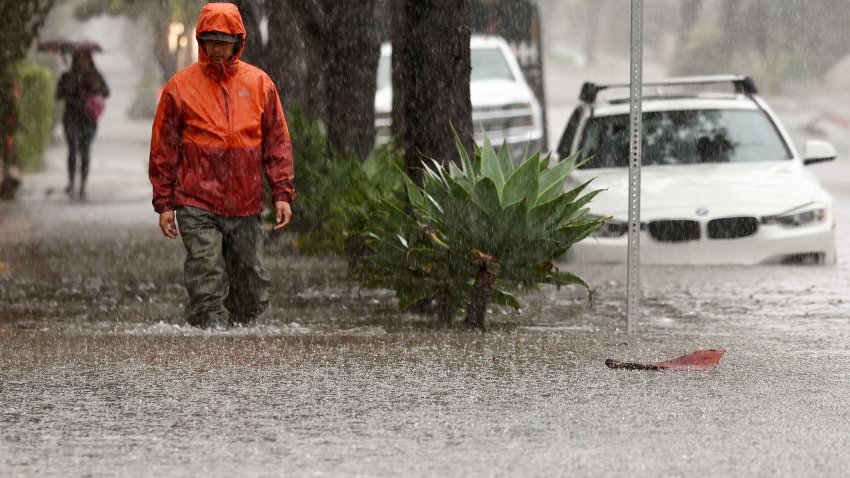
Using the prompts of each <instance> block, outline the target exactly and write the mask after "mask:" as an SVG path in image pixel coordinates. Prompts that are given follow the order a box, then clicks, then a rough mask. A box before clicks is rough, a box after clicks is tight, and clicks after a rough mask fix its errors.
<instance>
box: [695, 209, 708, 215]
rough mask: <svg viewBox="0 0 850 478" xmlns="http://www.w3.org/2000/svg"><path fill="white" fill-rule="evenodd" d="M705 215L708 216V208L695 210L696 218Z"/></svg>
mask: <svg viewBox="0 0 850 478" xmlns="http://www.w3.org/2000/svg"><path fill="white" fill-rule="evenodd" d="M706 214H708V208H705V207H698V208H697V216H705V215H706Z"/></svg>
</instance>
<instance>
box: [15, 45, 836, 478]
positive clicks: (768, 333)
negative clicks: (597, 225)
mask: <svg viewBox="0 0 850 478" xmlns="http://www.w3.org/2000/svg"><path fill="white" fill-rule="evenodd" d="M108 55H109V53H108V52H107V53H105V54H104V57H103V58H107V57H108ZM114 60H115V61H113V62H107V61H104V62H103V64H104V65H107V67H105V70H106V75H107V77H110V78H114V80H113V81H114V89H115V91H116V92H119V93H120V91H122V88H123V89H124V90H129V89H131V88H133V87H134V84H133V83H132V82H130V81H129V80H128V81H127V83H126V84H122V83H121V81H120V75H121V72H122V71H124V69H125V68H127V63H126V62H125V63H122V62H121V61H120V60H118V59H114ZM127 61H129V60H127ZM110 67H111V68H113V69H112V70H110V69H109V68H110ZM119 98H120V96H119ZM768 101H769V102H771V99H768ZM783 101H785V100H782V99H778V100H777V102H776V103H777V108H776V109H777V111H778V112H779V113H780V115H783V121H785V122H786V125H787V126H788V127H789V129H790V130H792V134H794V135H799V136H800V137H802V136H803V135H804V133H803V132H802V124H803V120H804V119H805V117H804V116H801V115H800V114H799V113H798V112H796V111H794V110H793V108H792V106H793V105H794V101H792V100H787V105H788V106H787V107H783V105H784V104H785V103H783ZM124 111H125V109H124V107H123V106H122V105H121V104H120V103H112V104H110V106H109V109H108V110H107V113H106V115H107V121H104V122H103V124H102V127H101V130H100V131H99V132H98V137H97V139H96V141H95V145H94V152H93V164H92V174H91V179H90V192H89V199H88V200H87V201H86V202H79V201H69V200H68V198H67V197H66V196H65V195H64V194H63V193H62V192H61V191H62V188H63V187H64V185H65V182H64V181H65V176H64V155H65V152H66V150H65V147H64V145H63V144H61V141H60V142H58V143H56V144H53V145H52V146H51V148H50V149H49V151H48V153H47V158H46V161H47V168H46V170H45V171H44V172H42V173H39V174H34V175H29V176H28V177H27V178H26V183H25V184H24V187H23V189H22V190H21V192H20V194H19V197H18V199H17V200H16V201H15V202H6V203H0V405H2V406H0V476H38V477H50V476H57V477H58V476H63V477H64V476H125V477H135V476H207V477H229V476H387V477H390V476H393V477H395V476H457V477H475V476H488V477H492V476H529V477H532V476H588V477H593V476H606V477H607V476H624V477H625V476H628V477H657V476H701V475H705V476H783V477H786V476H787V477H792V476H846V475H847V473H848V470H850V454H848V453H847V448H848V446H850V406H848V404H850V387H848V383H850V238H848V234H850V232H848V231H850V165H849V164H848V163H850V159H848V157H847V155H846V154H845V152H846V151H847V150H848V145H847V144H839V143H836V147H837V148H838V150H839V159H838V160H837V161H835V162H833V163H826V164H822V165H817V166H812V171H814V172H815V173H816V174H817V175H818V176H819V177H820V178H821V181H822V182H823V184H824V185H825V186H826V187H827V188H828V189H829V190H830V192H831V193H832V194H833V195H834V197H835V201H836V214H837V220H838V225H837V242H838V263H837V264H836V265H828V266H780V265H772V266H759V267H645V268H643V269H642V270H641V281H642V286H643V290H642V299H641V304H642V306H643V309H642V311H641V323H640V326H639V330H640V336H639V340H636V341H632V342H631V343H630V344H628V345H627V344H626V340H627V337H626V335H625V330H626V323H625V317H626V310H625V303H626V302H625V296H626V290H625V276H626V273H625V268H624V267H623V266H616V265H603V266H600V265H581V266H579V265H576V266H572V265H568V266H566V267H569V268H570V269H571V270H572V271H574V272H577V273H578V274H579V275H581V276H582V277H584V278H585V279H586V280H587V281H588V282H589V283H590V284H591V286H592V287H593V289H594V300H593V304H592V305H590V304H589V303H588V302H587V294H586V292H585V291H583V290H579V289H574V288H564V289H561V290H556V289H555V288H550V287H545V288H543V289H541V290H539V291H530V292H528V293H524V294H521V296H520V300H521V302H522V303H523V304H524V306H525V307H524V308H523V309H522V310H521V311H520V312H519V313H516V312H512V311H501V310H499V309H494V310H493V311H492V312H491V314H490V316H489V319H488V320H489V321H490V322H489V323H490V324H491V329H490V331H489V332H488V333H487V334H483V335H482V334H477V333H467V332H463V331H443V330H439V329H437V328H435V327H434V326H433V325H432V322H431V321H429V320H428V319H425V318H422V317H420V316H417V315H412V314H406V313H401V312H399V311H398V309H397V307H396V305H395V301H394V298H393V295H392V294H391V293H390V292H388V291H374V290H367V289H360V288H359V287H358V286H357V284H354V283H351V282H349V281H347V280H346V279H345V272H346V266H345V263H344V261H343V260H341V259H338V258H323V257H304V256H301V255H299V254H298V252H297V251H295V250H293V248H292V246H291V243H292V240H293V237H292V236H290V235H288V234H283V235H281V236H280V237H277V238H275V239H274V240H272V241H271V242H270V243H269V245H268V248H267V256H268V259H269V266H270V270H271V272H272V288H273V294H272V298H271V307H270V309H269V311H268V312H267V313H266V314H265V315H264V316H263V317H262V318H261V320H260V321H259V323H258V324H257V325H255V326H252V327H249V328H245V329H232V330H227V331H213V332H209V331H201V330H198V329H193V328H190V327H188V326H186V325H185V323H184V321H183V317H182V305H183V303H184V302H185V300H186V294H185V291H184V289H183V286H182V260H183V255H184V253H183V249H182V245H181V244H180V242H178V241H170V240H167V239H164V238H162V237H161V234H160V232H159V229H158V227H157V216H156V215H155V213H154V212H153V210H152V208H151V206H150V194H151V193H150V186H149V184H148V183H147V177H146V174H147V147H148V141H149V137H150V136H149V135H150V124H149V123H146V122H132V121H128V120H126V119H124V118H123V112H124ZM560 124H563V123H560ZM798 144H800V143H799V142H798ZM701 348H725V349H727V352H726V355H725V356H724V357H723V360H722V361H721V362H720V366H719V367H718V369H717V370H716V371H715V372H712V373H682V372H642V371H631V372H630V371H612V370H609V369H607V368H606V367H605V365H604V361H605V359H607V358H616V359H621V360H629V361H641V362H652V361H660V360H666V359H670V358H673V357H676V356H679V355H682V354H684V353H687V352H690V351H692V350H695V349H701Z"/></svg>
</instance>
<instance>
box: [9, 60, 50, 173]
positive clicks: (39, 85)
mask: <svg viewBox="0 0 850 478" xmlns="http://www.w3.org/2000/svg"><path fill="white" fill-rule="evenodd" d="M16 70H17V78H18V85H19V88H20V96H19V99H18V103H19V105H18V110H19V111H18V129H17V133H16V134H15V153H16V154H17V157H18V164H19V166H20V168H21V169H22V170H23V171H24V172H33V171H37V170H39V169H40V168H41V156H42V154H43V152H44V149H45V148H46V147H47V143H48V142H49V141H50V132H51V131H52V130H53V125H54V118H55V115H54V109H55V105H56V103H55V102H54V100H53V91H54V89H55V87H54V79H53V74H52V73H51V72H50V69H48V68H46V67H44V66H39V65H36V64H34V63H31V62H28V61H21V62H20V63H19V64H18V66H17V69H16Z"/></svg>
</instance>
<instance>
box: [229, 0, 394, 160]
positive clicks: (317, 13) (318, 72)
mask: <svg viewBox="0 0 850 478" xmlns="http://www.w3.org/2000/svg"><path fill="white" fill-rule="evenodd" d="M242 1H248V2H250V1H251V0H242ZM374 7H375V0H361V1H353V0H348V1H339V0H279V1H269V2H268V4H267V11H268V30H269V38H268V43H267V44H266V45H265V48H264V53H263V57H264V60H263V61H260V62H259V63H260V65H258V66H263V67H264V69H266V71H267V73H269V75H270V76H272V78H273V79H274V80H275V82H276V83H277V84H278V88H279V89H280V90H281V93H282V94H283V96H284V98H283V100H284V102H285V104H287V105H288V106H287V107H288V108H291V107H292V106H297V108H299V109H300V110H301V111H303V112H304V113H305V114H306V115H307V116H308V117H310V118H314V119H322V120H324V123H325V125H326V127H327V131H328V143H329V146H330V147H331V148H332V149H333V150H335V151H338V152H340V153H342V154H346V155H355V156H357V157H358V158H359V159H361V160H362V159H365V158H366V156H367V155H368V154H369V151H371V149H372V145H373V144H374V141H375V82H376V70H377V66H378V57H379V53H380V41H381V40H380V38H379V36H378V34H379V30H378V29H377V28H376V26H375V8H374ZM246 27H247V25H246Z"/></svg>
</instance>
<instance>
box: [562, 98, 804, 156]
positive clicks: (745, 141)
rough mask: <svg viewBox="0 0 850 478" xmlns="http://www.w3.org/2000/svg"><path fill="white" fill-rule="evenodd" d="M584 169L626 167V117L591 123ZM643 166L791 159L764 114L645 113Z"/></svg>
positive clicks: (584, 144)
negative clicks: (587, 159) (586, 160)
mask: <svg viewBox="0 0 850 478" xmlns="http://www.w3.org/2000/svg"><path fill="white" fill-rule="evenodd" d="M579 148H580V149H581V150H582V156H583V157H584V158H587V157H593V159H591V160H590V161H588V162H587V163H586V164H585V165H584V166H583V167H584V168H619V167H628V165H629V116H628V115H616V116H601V117H596V118H592V119H590V121H589V122H588V125H587V127H586V128H585V130H584V135H583V136H582V140H581V146H580V147H579ZM642 155H643V160H642V163H641V164H643V165H644V166H650V165H658V164H698V163H736V162H749V161H777V160H783V159H789V158H790V157H791V153H790V151H789V150H788V147H787V145H786V144H785V142H784V141H783V139H782V137H781V136H780V135H779V132H778V131H777V130H776V128H775V127H774V125H773V123H772V122H771V121H770V119H769V118H768V117H767V115H766V114H765V113H764V112H762V111H750V110H681V111H660V112H651V113H644V114H643V142H642Z"/></svg>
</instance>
